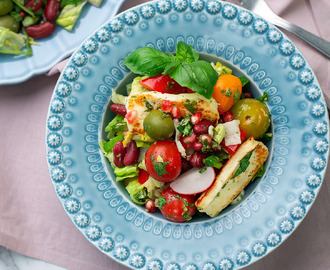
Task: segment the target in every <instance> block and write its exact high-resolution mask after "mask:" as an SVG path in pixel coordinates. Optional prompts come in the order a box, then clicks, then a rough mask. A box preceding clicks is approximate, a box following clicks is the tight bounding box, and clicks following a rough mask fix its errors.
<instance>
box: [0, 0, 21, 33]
mask: <svg viewBox="0 0 330 270" xmlns="http://www.w3.org/2000/svg"><path fill="white" fill-rule="evenodd" d="M0 2H1V0H0ZM0 26H2V27H5V28H8V29H9V30H11V31H13V32H15V33H17V31H18V29H19V23H18V22H16V21H15V19H14V18H13V17H12V16H10V15H4V16H0Z"/></svg>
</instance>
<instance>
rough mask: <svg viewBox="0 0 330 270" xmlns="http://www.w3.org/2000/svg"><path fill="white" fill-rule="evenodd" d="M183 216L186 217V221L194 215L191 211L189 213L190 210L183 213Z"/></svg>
mask: <svg viewBox="0 0 330 270" xmlns="http://www.w3.org/2000/svg"><path fill="white" fill-rule="evenodd" d="M182 216H183V218H184V219H185V220H186V221H189V220H191V219H192V217H191V215H190V213H189V212H188V211H184V212H183V213H182Z"/></svg>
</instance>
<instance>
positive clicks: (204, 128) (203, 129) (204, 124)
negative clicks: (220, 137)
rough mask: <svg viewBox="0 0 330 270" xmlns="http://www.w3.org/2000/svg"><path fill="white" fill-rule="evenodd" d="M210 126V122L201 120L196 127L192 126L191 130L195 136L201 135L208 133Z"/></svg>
mask: <svg viewBox="0 0 330 270" xmlns="http://www.w3.org/2000/svg"><path fill="white" fill-rule="evenodd" d="M211 125H212V122H211V121H210V120H207V119H203V120H202V121H200V122H199V123H198V124H197V125H194V126H193V130H194V132H195V133H196V134H203V133H207V132H208V131H209V126H211Z"/></svg>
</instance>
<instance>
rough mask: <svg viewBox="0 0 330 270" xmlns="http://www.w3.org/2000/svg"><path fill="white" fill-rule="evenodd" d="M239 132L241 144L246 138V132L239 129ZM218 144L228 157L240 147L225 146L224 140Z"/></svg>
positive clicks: (236, 145) (237, 145)
mask: <svg viewBox="0 0 330 270" xmlns="http://www.w3.org/2000/svg"><path fill="white" fill-rule="evenodd" d="M240 131H241V141H242V142H243V141H244V139H245V137H246V132H245V131H244V130H242V129H240ZM220 144H221V146H222V148H223V149H224V150H226V151H227V153H228V154H229V155H231V156H232V155H233V154H235V152H236V151H237V149H238V147H239V146H240V144H234V145H226V142H225V139H223V140H222V142H221V143H220Z"/></svg>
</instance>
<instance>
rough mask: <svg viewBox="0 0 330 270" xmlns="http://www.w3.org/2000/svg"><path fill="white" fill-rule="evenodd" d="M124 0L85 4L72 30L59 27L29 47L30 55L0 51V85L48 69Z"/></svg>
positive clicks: (105, 19) (22, 79)
mask: <svg viewBox="0 0 330 270" xmlns="http://www.w3.org/2000/svg"><path fill="white" fill-rule="evenodd" d="M123 2H124V0H105V1H104V2H103V4H102V5H101V7H100V8H97V7H94V6H92V5H90V4H87V5H86V6H85V7H84V8H83V10H82V13H81V15H80V16H79V19H78V21H77V25H76V26H75V28H74V29H73V31H67V30H65V29H63V28H62V27H60V26H57V27H56V30H55V32H54V33H53V34H52V35H51V36H50V37H48V38H45V39H42V40H38V41H37V42H38V44H39V46H32V49H33V55H32V56H31V57H26V56H23V55H19V56H13V55H5V54H0V85H5V84H12V83H20V82H24V81H26V80H27V79H29V78H31V77H32V76H35V75H39V74H42V73H45V72H48V71H49V70H50V69H51V68H52V67H53V66H54V65H55V64H57V63H58V62H60V61H61V60H63V59H64V58H66V57H68V56H70V54H71V53H72V52H73V51H74V50H75V49H76V48H77V47H78V46H79V45H80V44H81V42H83V41H84V40H85V38H87V37H88V36H89V35H90V34H92V33H93V32H94V31H95V29H96V28H97V27H100V26H101V25H103V24H104V23H106V22H107V21H108V20H109V19H110V18H111V17H112V16H114V15H115V14H116V13H117V11H118V9H119V8H120V6H121V4H122V3H123Z"/></svg>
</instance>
